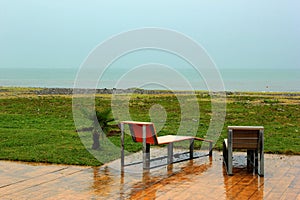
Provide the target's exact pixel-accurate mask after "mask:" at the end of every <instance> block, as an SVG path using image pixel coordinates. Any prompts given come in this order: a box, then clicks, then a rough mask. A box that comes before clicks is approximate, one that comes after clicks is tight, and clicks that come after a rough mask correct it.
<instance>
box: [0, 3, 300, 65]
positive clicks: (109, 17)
mask: <svg viewBox="0 0 300 200" xmlns="http://www.w3.org/2000/svg"><path fill="white" fill-rule="evenodd" d="M299 10H300V1H296V0H295V1H293V0H282V1H278V0H267V1H261V0H254V1H240V0H236V1H220V0H218V1H217V0H205V1H200V0H187V1H171V0H163V1H161V0H159V1H158V0H152V1H141V0H127V1H116V0H110V1H99V0H85V1H83V0H80V1H74V0H51V1H50V0H0V55H1V59H0V68H17V67H24V68H32V67H36V68H38V67H53V68H64V67H72V68H78V67H79V66H80V65H81V64H82V62H83V61H84V59H85V58H86V57H87V56H88V54H89V52H90V51H92V50H93V48H95V47H96V46H97V45H98V44H99V43H101V42H103V41H105V40H106V39H108V38H109V37H111V36H113V35H116V34H118V33H120V32H125V31H129V30H132V29H137V28H143V27H160V28H167V29H172V30H175V31H178V32H181V33H183V34H185V35H187V36H189V37H191V38H192V39H194V40H195V41H197V42H198V43H199V44H200V45H202V46H203V47H204V48H205V49H206V51H207V52H208V54H209V55H210V56H211V58H212V59H213V60H214V62H215V63H216V65H217V66H218V67H219V68H269V69H273V68H274V69H276V68H295V69H300V56H299V52H300V12H299Z"/></svg>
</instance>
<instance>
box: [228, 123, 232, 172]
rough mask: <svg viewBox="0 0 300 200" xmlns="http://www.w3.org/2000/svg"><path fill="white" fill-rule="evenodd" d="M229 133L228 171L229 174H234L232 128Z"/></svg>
mask: <svg viewBox="0 0 300 200" xmlns="http://www.w3.org/2000/svg"><path fill="white" fill-rule="evenodd" d="M228 132H229V134H228V140H227V141H228V147H227V151H228V154H227V173H228V175H233V173H232V134H233V133H232V130H231V129H230V130H229V131H228Z"/></svg>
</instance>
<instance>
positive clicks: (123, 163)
mask: <svg viewBox="0 0 300 200" xmlns="http://www.w3.org/2000/svg"><path fill="white" fill-rule="evenodd" d="M120 126H121V171H123V170H124V165H125V161H124V124H123V123H121V124H120Z"/></svg>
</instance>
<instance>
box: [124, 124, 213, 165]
mask: <svg viewBox="0 0 300 200" xmlns="http://www.w3.org/2000/svg"><path fill="white" fill-rule="evenodd" d="M125 124H127V125H128V126H129V129H130V133H131V136H132V139H133V141H134V142H140V143H142V144H143V168H144V169H149V168H150V145H161V144H167V148H168V157H167V163H168V164H170V163H173V143H174V142H180V141H186V140H189V141H190V147H189V154H190V156H189V158H190V159H193V158H194V152H193V151H194V141H195V140H198V141H204V142H209V153H208V155H209V156H212V141H211V140H205V139H202V138H198V137H193V136H178V135H165V136H160V137H158V136H157V134H156V131H155V128H154V124H153V123H152V122H136V121H122V122H120V128H121V167H122V168H123V167H124V166H125V161H124V125H125Z"/></svg>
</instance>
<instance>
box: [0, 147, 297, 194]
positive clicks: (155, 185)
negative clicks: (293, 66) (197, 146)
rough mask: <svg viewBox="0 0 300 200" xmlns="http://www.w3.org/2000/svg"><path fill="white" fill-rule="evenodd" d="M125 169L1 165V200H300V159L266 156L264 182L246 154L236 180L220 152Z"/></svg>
mask: <svg viewBox="0 0 300 200" xmlns="http://www.w3.org/2000/svg"><path fill="white" fill-rule="evenodd" d="M151 151H152V153H153V154H156V155H160V154H161V149H158V148H153V149H151ZM141 158H142V157H139V154H136V155H132V157H127V158H126V161H127V162H128V161H138V160H140V159H141ZM136 159H137V160H136ZM119 164H120V161H115V162H112V163H109V164H107V165H105V166H102V167H81V166H65V165H38V164H35V165H33V164H28V163H21V162H8V161H0V199H180V200H181V199H300V156H283V155H268V154H267V155H265V176H264V177H259V176H258V175H255V174H253V173H252V172H249V171H247V169H246V159H245V153H235V154H234V168H233V173H234V175H233V176H227V174H226V171H225V170H224V167H223V163H222V155H221V153H220V152H214V154H213V157H212V158H211V159H210V158H209V157H201V158H197V159H194V160H189V161H185V162H181V163H176V164H173V165H169V166H163V167H160V168H155V169H151V170H148V171H141V170H138V169H140V167H141V166H139V165H135V166H128V167H126V168H125V172H123V173H122V172H121V171H119V170H118V166H119Z"/></svg>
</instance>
